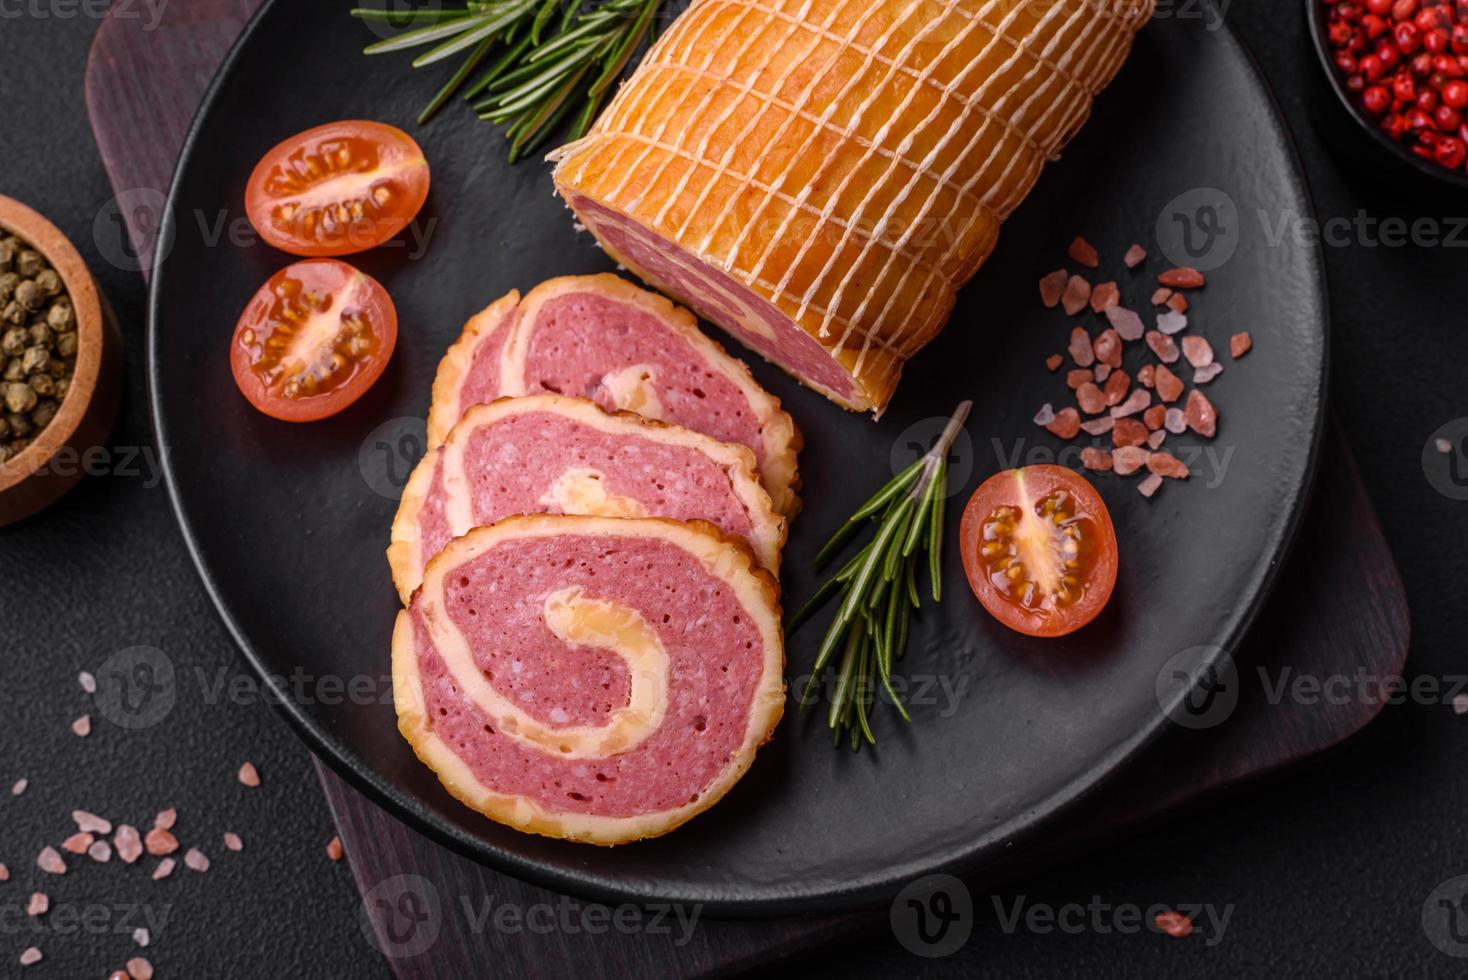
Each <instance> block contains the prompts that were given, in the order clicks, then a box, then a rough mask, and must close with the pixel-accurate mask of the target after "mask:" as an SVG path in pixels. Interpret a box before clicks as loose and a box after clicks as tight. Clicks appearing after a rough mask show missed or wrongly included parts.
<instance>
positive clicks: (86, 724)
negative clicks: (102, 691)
mask: <svg viewBox="0 0 1468 980" xmlns="http://www.w3.org/2000/svg"><path fill="white" fill-rule="evenodd" d="M71 730H72V732H73V734H75V735H77V736H79V737H81V738H86V737H87V736H88V735H90V734H92V716H91V715H82V716H81V717H80V718H78V719H77V720H76V721H74V722H72V723H71Z"/></svg>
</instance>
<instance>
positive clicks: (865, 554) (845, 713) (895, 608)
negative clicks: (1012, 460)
mask: <svg viewBox="0 0 1468 980" xmlns="http://www.w3.org/2000/svg"><path fill="white" fill-rule="evenodd" d="M972 407H973V403H972V402H964V403H963V404H961V405H959V406H958V409H957V411H955V412H954V413H953V417H952V418H950V419H949V420H948V425H947V426H945V427H944V429H943V434H942V435H941V436H940V437H939V438H938V441H937V442H936V443H934V444H933V448H931V449H930V450H928V452H927V453H926V454H925V455H924V456H923V457H922V458H921V459H918V460H917V461H915V462H914V463H913V464H912V465H911V466H909V467H907V469H905V470H903V471H902V472H901V473H899V474H897V476H895V477H893V478H892V480H891V481H890V482H889V483H888V484H887V485H886V486H884V487H882V489H880V490H878V491H877V492H876V493H874V494H872V496H871V498H870V499H869V500H867V502H866V503H864V504H862V505H861V507H859V508H857V510H856V513H854V514H852V515H851V517H849V518H847V521H846V523H845V524H843V525H842V526H841V527H840V528H839V529H837V531H836V533H835V534H834V535H832V536H831V540H829V541H827V542H826V544H825V547H823V548H821V550H820V551H819V552H818V553H817V555H816V567H818V568H819V567H822V566H824V565H825V564H826V562H828V561H829V560H830V559H831V558H832V557H833V556H834V555H836V553H837V552H839V551H840V550H841V549H842V548H844V547H845V546H846V544H847V543H848V542H849V541H850V540H851V538H852V537H853V536H854V535H856V534H857V532H859V531H860V530H861V529H862V528H863V527H864V526H865V525H867V524H869V523H873V522H875V524H876V532H875V533H874V534H873V535H872V539H871V541H869V542H868V543H867V544H866V546H865V547H863V548H862V549H861V550H859V551H858V552H857V553H856V554H855V555H853V556H852V557H851V559H850V560H848V561H847V562H846V564H845V565H843V566H841V569H840V570H839V571H837V572H836V574H835V575H833V576H831V578H830V579H828V580H827V581H826V583H825V584H824V585H822V586H821V587H820V588H819V589H818V590H816V594H815V595H813V596H811V597H810V599H809V600H808V601H807V602H806V603H805V605H803V606H801V607H800V609H799V610H798V611H797V612H796V613H795V615H794V616H792V617H791V619H790V621H789V623H788V624H787V625H786V632H787V633H794V632H795V631H796V630H797V629H799V628H800V626H801V624H803V623H804V622H805V621H806V620H807V619H809V618H810V617H811V615H812V614H813V613H814V612H815V611H816V610H818V609H820V608H821V607H822V606H824V605H825V604H826V603H827V602H829V601H830V600H831V599H833V598H835V597H836V596H837V595H840V596H841V604H840V605H839V606H838V607H837V609H836V615H835V616H834V617H833V618H832V620H831V623H830V625H829V626H827V627H826V633H825V636H824V637H823V638H822V639H821V645H820V647H819V649H818V650H817V651H816V662H815V666H814V667H812V668H811V677H810V680H809V682H808V683H807V684H806V686H805V690H804V692H802V694H801V697H800V707H801V710H804V709H805V708H807V707H809V706H810V705H811V703H812V702H813V701H814V699H815V694H816V691H817V689H818V688H819V686H820V681H821V677H822V675H823V674H824V673H825V671H826V669H827V668H828V667H830V666H832V664H833V661H834V663H835V668H834V669H835V672H836V673H835V678H836V680H835V690H834V692H833V693H832V695H831V704H830V707H829V708H828V709H827V711H826V724H827V726H828V727H829V728H830V729H831V731H832V733H833V734H834V737H835V743H836V744H837V745H840V744H841V739H842V737H843V736H848V737H849V738H850V740H851V747H852V749H853V750H857V749H860V748H861V745H862V742H863V741H866V742H867V743H870V744H872V745H875V744H876V741H877V739H876V736H875V735H873V734H872V728H871V724H870V721H869V720H868V711H869V709H870V707H871V704H872V702H873V701H874V700H875V698H876V694H877V688H878V686H879V685H880V687H881V689H882V690H883V691H885V692H886V694H887V697H888V699H889V700H891V702H892V706H893V707H895V708H896V709H897V713H898V714H899V715H901V716H902V719H903V721H911V720H912V718H911V717H910V716H909V715H908V713H907V707H906V706H905V705H904V704H903V703H902V699H901V698H900V697H898V695H897V692H896V691H895V690H894V689H893V686H892V664H893V661H895V660H898V659H900V658H901V657H902V654H903V651H904V650H905V649H906V648H907V635H908V627H909V625H910V623H911V619H912V613H913V611H914V610H915V609H918V608H920V607H921V605H922V600H921V598H920V597H919V595H918V588H917V577H918V574H917V569H918V565H919V564H920V563H924V560H925V563H926V564H927V566H928V576H929V578H930V579H931V592H932V596H933V601H934V602H939V601H941V599H942V596H943V585H942V572H941V569H942V549H943V512H944V500H945V496H944V492H943V491H944V488H945V485H946V483H947V479H948V451H949V449H951V448H952V446H953V440H954V439H956V438H958V433H959V432H960V431H961V430H962V429H963V424H964V422H966V421H967V420H968V414H969V410H970V409H971V408H972ZM838 650H839V651H840V657H839V659H835V658H836V654H837V651H838Z"/></svg>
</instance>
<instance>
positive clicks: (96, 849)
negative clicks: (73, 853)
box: [87, 840, 112, 864]
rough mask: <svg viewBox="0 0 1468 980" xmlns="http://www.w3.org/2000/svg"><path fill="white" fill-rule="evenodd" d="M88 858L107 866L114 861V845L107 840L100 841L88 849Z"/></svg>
mask: <svg viewBox="0 0 1468 980" xmlns="http://www.w3.org/2000/svg"><path fill="white" fill-rule="evenodd" d="M87 857H89V858H91V859H92V860H93V861H96V862H97V863H98V864H106V863H107V862H108V861H111V860H112V845H111V844H109V843H107V842H106V841H105V840H99V841H97V843H95V844H93V845H92V846H91V847H89V848H87Z"/></svg>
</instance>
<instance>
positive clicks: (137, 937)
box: [133, 928, 153, 949]
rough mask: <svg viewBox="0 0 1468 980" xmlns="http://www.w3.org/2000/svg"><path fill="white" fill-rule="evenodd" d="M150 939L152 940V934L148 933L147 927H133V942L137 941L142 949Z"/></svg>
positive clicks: (145, 947)
mask: <svg viewBox="0 0 1468 980" xmlns="http://www.w3.org/2000/svg"><path fill="white" fill-rule="evenodd" d="M152 941H153V936H152V934H150V933H149V932H148V930H147V929H141V928H140V929H134V930H133V942H135V943H137V944H138V945H139V946H140V947H142V948H143V949H147V948H148V944H149V943H151V942H152Z"/></svg>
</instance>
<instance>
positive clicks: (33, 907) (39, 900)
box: [25, 892, 51, 917]
mask: <svg viewBox="0 0 1468 980" xmlns="http://www.w3.org/2000/svg"><path fill="white" fill-rule="evenodd" d="M50 909H51V899H50V897H49V896H48V895H47V894H46V893H45V892H31V900H30V904H28V905H27V906H26V907H25V914H26V915H29V916H31V917H35V916H38V915H45V914H46V913H47V912H48V911H50Z"/></svg>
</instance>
